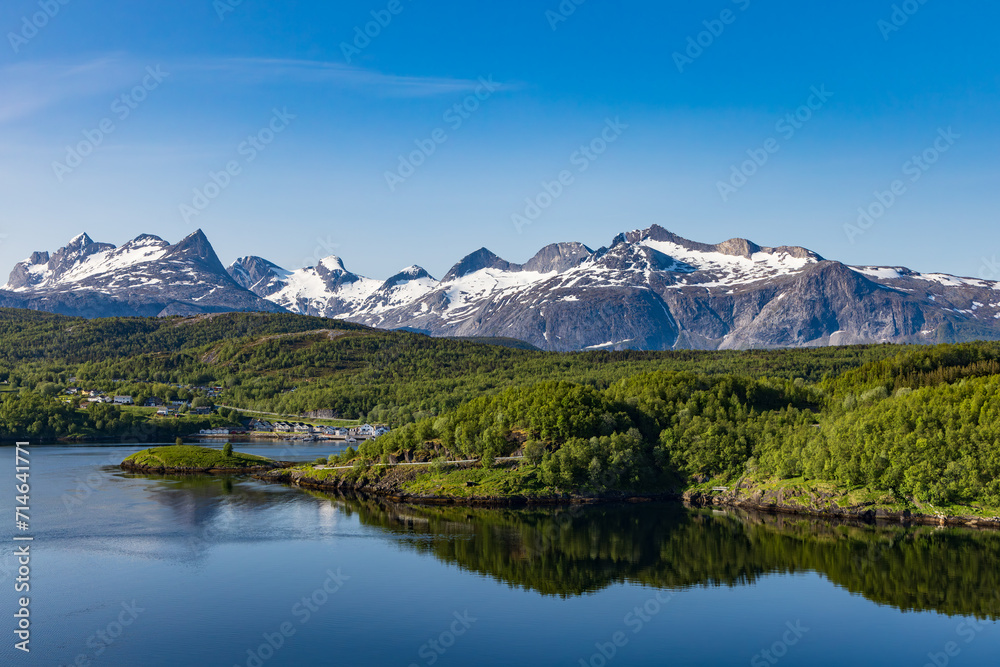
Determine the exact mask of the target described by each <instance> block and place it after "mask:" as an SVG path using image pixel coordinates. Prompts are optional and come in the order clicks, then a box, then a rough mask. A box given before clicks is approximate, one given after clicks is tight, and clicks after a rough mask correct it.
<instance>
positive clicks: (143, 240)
mask: <svg viewBox="0 0 1000 667" xmlns="http://www.w3.org/2000/svg"><path fill="white" fill-rule="evenodd" d="M168 245H170V244H169V243H167V242H166V241H164V240H163V239H161V238H160V237H159V236H155V235H153V234H139V235H138V236H136V237H135V238H134V239H132V240H131V241H129V242H128V243H126V244H125V245H123V246H122V247H123V248H124V247H126V246H168Z"/></svg>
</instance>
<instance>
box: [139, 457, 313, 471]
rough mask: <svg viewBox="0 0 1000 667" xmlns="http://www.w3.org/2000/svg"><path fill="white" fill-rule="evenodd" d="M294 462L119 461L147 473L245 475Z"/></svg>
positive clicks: (279, 467)
mask: <svg viewBox="0 0 1000 667" xmlns="http://www.w3.org/2000/svg"><path fill="white" fill-rule="evenodd" d="M294 465H298V464H296V463H292V462H289V461H273V462H271V463H262V464H261V465H259V466H253V467H243V468H224V467H201V468H199V467H190V466H166V465H158V466H152V465H142V464H138V463H135V462H133V461H129V460H125V461H122V463H121V468H122V470H126V471H128V472H134V473H139V474H147V475H247V474H260V473H264V472H268V471H271V470H276V469H282V468H290V467H292V466H294Z"/></svg>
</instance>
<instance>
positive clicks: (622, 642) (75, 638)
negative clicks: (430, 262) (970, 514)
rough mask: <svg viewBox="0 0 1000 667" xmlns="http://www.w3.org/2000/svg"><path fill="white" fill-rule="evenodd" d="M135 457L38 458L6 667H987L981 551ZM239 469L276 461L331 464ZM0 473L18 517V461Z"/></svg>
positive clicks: (997, 638)
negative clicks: (197, 470) (26, 562)
mask: <svg viewBox="0 0 1000 667" xmlns="http://www.w3.org/2000/svg"><path fill="white" fill-rule="evenodd" d="M141 448H142V447H137V446H122V445H108V446H84V447H62V446H59V447H35V448H34V449H33V450H32V451H33V459H32V478H31V481H32V498H31V519H32V528H33V531H32V532H33V534H34V535H35V542H34V544H33V547H32V549H33V560H32V572H31V576H32V590H31V599H32V606H31V611H32V620H33V625H32V630H33V633H32V642H31V647H32V652H31V654H30V656H25V655H24V654H22V653H21V652H19V651H15V650H14V649H13V643H14V640H13V633H12V630H13V626H12V622H11V616H10V612H11V611H12V610H13V609H14V598H15V594H14V593H13V590H12V589H13V576H15V575H13V572H12V571H13V567H14V557H13V547H12V546H11V540H10V536H11V532H12V523H13V517H12V516H10V515H8V520H7V521H5V522H4V524H5V525H4V526H3V531H4V532H3V535H4V536H5V537H4V539H3V543H2V545H0V558H2V560H0V581H2V583H0V585H2V586H3V589H4V590H5V594H4V596H3V600H4V603H5V604H4V607H5V609H6V610H7V611H5V612H4V617H5V619H6V620H5V624H6V625H5V631H4V635H3V636H4V641H3V644H2V647H0V660H2V663H3V664H4V665H8V664H10V665H15V664H31V665H74V664H75V665H81V666H82V665H87V664H90V665H127V666H144V665H174V666H176V665H219V666H221V667H230V666H234V665H243V666H246V665H249V666H251V667H252V666H257V667H264V666H268V667H270V666H272V665H314V664H315V665H400V666H402V667H407V666H409V665H418V666H422V665H567V666H579V665H593V666H595V667H600V666H601V665H657V666H660V665H772V664H781V665H811V666H816V665H913V666H914V667H921V666H922V665H925V664H932V665H933V664H935V663H936V664H937V666H938V667H941V666H942V665H944V664H948V665H967V666H970V667H971V666H973V665H996V664H997V663H998V656H1000V632H998V628H997V623H996V619H997V617H998V615H1000V534H997V533H984V532H974V531H967V530H952V529H948V530H935V529H931V528H910V529H905V528H901V527H891V528H875V527H865V526H846V525H842V524H834V523H827V522H818V521H809V520H800V519H789V518H775V517H768V516H760V515H746V514H735V513H732V512H730V513H720V512H710V511H709V512H702V511H689V510H685V509H683V508H681V507H679V506H676V505H670V504H639V505H622V506H599V507H589V508H576V509H543V510H518V511H515V510H490V511H487V510H471V509H465V508H456V507H420V506H404V505H394V504H391V503H385V502H380V501H376V500H371V499H367V500H363V499H350V498H334V497H330V496H325V495H322V494H317V493H309V492H305V491H302V490H299V489H293V488H287V487H284V486H278V485H265V484H261V483H259V482H256V481H253V480H247V479H221V478H220V479H208V478H186V479H180V478H173V479H171V478H149V477H137V476H133V475H129V474H125V473H124V472H122V471H121V470H119V469H118V468H117V466H116V465H115V464H116V463H117V462H119V461H120V460H121V459H122V458H124V457H125V456H127V455H128V454H130V453H132V452H134V451H137V450H138V449H141ZM239 448H240V449H241V450H242V451H249V452H252V453H255V454H261V455H265V456H273V457H276V458H281V459H285V460H312V459H314V458H316V457H317V456H321V455H327V454H330V453H332V451H333V450H332V449H331V446H330V445H324V444H296V445H291V444H285V443H278V444H266V445H261V444H253V445H240V446H239ZM0 464H2V466H3V470H5V471H9V472H5V473H4V474H5V476H6V477H7V478H8V479H9V480H10V482H11V483H9V484H7V485H6V489H7V490H6V493H7V494H8V497H7V498H5V499H4V500H3V502H4V503H6V505H7V506H8V507H13V504H14V498H13V496H14V490H13V486H14V484H13V465H14V462H13V450H12V449H11V448H2V449H0ZM10 514H12V512H11V513H10ZM268 640H270V641H268ZM275 647H276V648H275ZM765 651H766V652H767V653H764V652H765ZM949 651H950V653H951V655H949V654H948V653H949Z"/></svg>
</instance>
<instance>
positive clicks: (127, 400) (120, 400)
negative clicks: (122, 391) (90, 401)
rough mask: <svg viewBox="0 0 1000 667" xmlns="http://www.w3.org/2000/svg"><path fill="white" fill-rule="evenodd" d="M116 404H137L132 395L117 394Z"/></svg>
mask: <svg viewBox="0 0 1000 667" xmlns="http://www.w3.org/2000/svg"><path fill="white" fill-rule="evenodd" d="M115 405H135V401H133V400H132V397H131V396H115Z"/></svg>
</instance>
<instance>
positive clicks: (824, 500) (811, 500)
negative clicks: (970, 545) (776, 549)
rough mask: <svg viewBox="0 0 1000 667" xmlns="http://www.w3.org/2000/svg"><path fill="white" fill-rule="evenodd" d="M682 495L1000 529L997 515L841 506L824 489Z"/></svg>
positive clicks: (825, 514) (748, 505)
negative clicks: (797, 491) (956, 514)
mask: <svg viewBox="0 0 1000 667" xmlns="http://www.w3.org/2000/svg"><path fill="white" fill-rule="evenodd" d="M681 498H682V499H683V501H684V502H685V503H686V504H689V505H691V506H693V507H713V506H715V507H735V508H740V509H746V510H755V511H758V512H769V513H780V514H798V515H803V516H813V517H822V518H830V519H850V520H855V521H863V522H866V523H900V524H921V525H929V526H966V527H970V528H1000V517H982V516H974V515H966V516H961V515H959V516H952V515H948V514H944V513H941V512H927V511H912V510H909V509H899V510H897V509H892V508H888V507H879V506H878V505H877V504H875V503H864V504H858V505H846V506H844V505H840V504H839V503H838V502H837V499H838V496H837V495H836V494H832V493H823V492H805V493H801V494H800V493H789V492H788V491H787V490H783V489H778V490H773V491H768V490H762V489H755V488H752V487H750V488H739V487H737V488H734V489H727V490H726V491H718V492H704V491H686V492H684V493H683V494H682V496H681Z"/></svg>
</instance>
